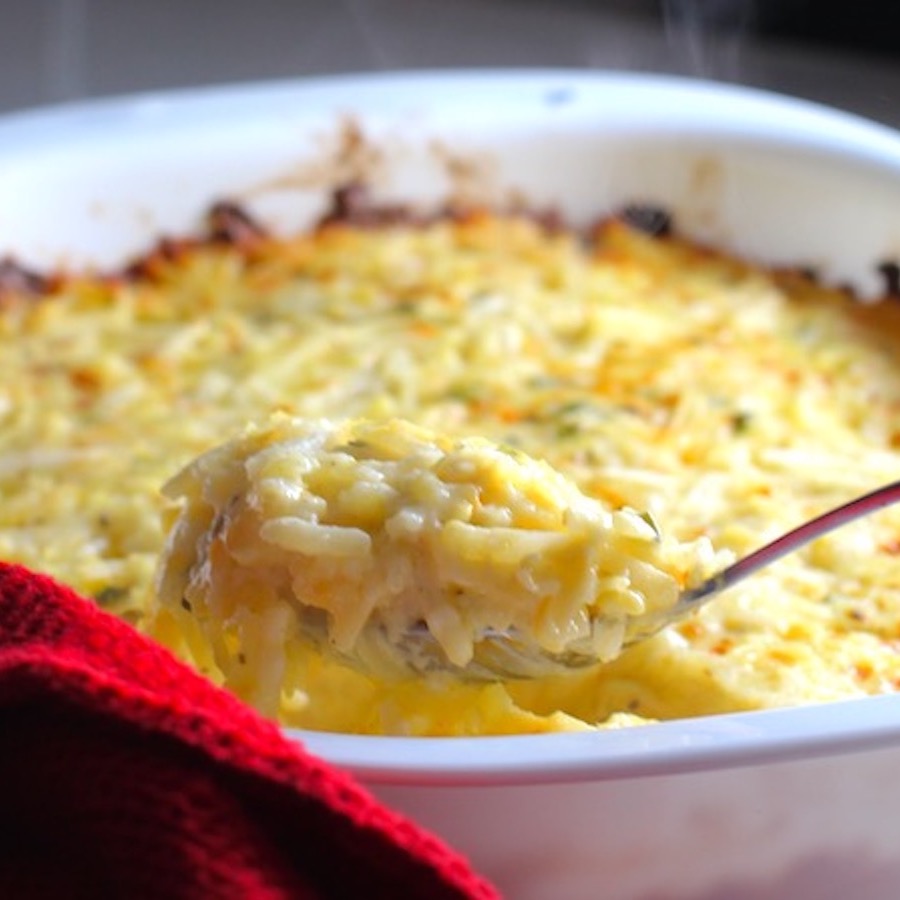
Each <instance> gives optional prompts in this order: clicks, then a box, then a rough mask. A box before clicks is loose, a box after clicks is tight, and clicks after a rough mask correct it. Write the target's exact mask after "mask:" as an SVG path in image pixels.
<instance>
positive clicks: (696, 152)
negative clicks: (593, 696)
mask: <svg viewBox="0 0 900 900" xmlns="http://www.w3.org/2000/svg"><path fill="white" fill-rule="evenodd" d="M349 122H353V123H355V126H357V127H359V128H360V129H361V131H362V133H363V134H364V135H365V140H364V141H363V142H362V144H360V143H358V142H355V141H354V140H353V139H352V138H353V135H354V133H355V132H354V128H353V127H350V126H349V125H348V123H349ZM352 175H364V176H366V177H367V178H368V179H369V180H371V181H372V182H373V184H374V185H375V189H376V194H377V195H378V196H379V197H382V198H386V199H399V200H403V201H412V202H417V203H419V202H421V203H423V204H426V205H433V204H434V203H436V202H440V201H442V200H444V199H446V198H447V196H448V195H450V194H453V193H454V192H463V193H473V192H474V193H477V194H478V195H479V196H480V197H481V198H482V199H486V200H488V201H497V202H502V201H505V200H508V199H510V198H513V197H516V196H521V197H524V198H525V199H526V200H527V202H528V203H529V204H530V205H533V206H548V205H554V206H558V207H559V208H560V209H562V210H563V211H564V212H565V213H566V214H567V215H568V216H569V217H570V218H572V219H574V220H576V221H578V220H587V219H593V218H596V217H598V216H599V215H602V214H603V213H604V212H608V211H610V210H612V209H615V208H617V207H619V206H621V205H623V204H624V203H629V202H639V203H652V204H657V205H661V206H663V207H665V208H666V209H668V210H670V211H672V212H673V213H674V216H675V220H676V223H677V225H678V228H679V230H680V231H682V232H684V233H686V234H688V235H690V236H692V237H695V238H698V239H700V240H704V241H709V242H712V243H714V244H716V245H719V246H723V247H725V248H729V249H731V250H734V251H736V252H738V253H742V254H746V255H749V256H751V257H753V258H756V259H759V260H762V261H764V262H769V263H785V264H797V265H803V266H812V267H815V268H816V269H818V270H819V271H820V272H821V274H822V275H823V276H824V277H825V278H826V279H828V280H833V281H835V282H840V283H843V282H850V283H852V284H853V285H855V286H856V287H857V288H858V289H859V290H860V292H861V293H862V294H870V293H873V292H875V291H876V290H878V289H879V288H880V287H881V285H882V280H881V278H880V276H879V275H878V274H877V270H876V267H877V265H878V264H879V263H882V262H884V261H885V260H897V259H900V135H897V134H895V133H893V132H891V131H889V130H887V129H885V128H881V127H878V126H875V125H872V124H868V123H866V122H863V121H860V120H858V119H855V118H853V117H851V116H847V115H844V114H840V113H836V112H833V111H829V110H825V109H822V108H818V107H815V106H811V105H809V104H805V103H801V102H797V101H792V100H788V99H785V98H778V97H775V96H771V95H765V94H761V93H759V92H754V91H748V90H743V89H738V88H732V87H723V86H714V85H709V84H702V83H696V82H690V81H683V80H677V79H669V78H654V77H636V76H621V75H615V74H587V73H576V72H565V71H558V72H529V73H523V72H507V73H459V74H444V75H438V74H428V73H414V74H409V75H403V76H383V77H375V78H372V77H365V78H335V79H324V80H317V81H309V82H302V83H301V82H298V83H288V84H276V85H260V86H256V87H242V88H235V89H232V88H222V89H214V90H203V91H196V92H189V93H182V94H174V95H165V96H159V95H153V96H140V97H135V98H128V99H123V100H110V101H103V102H97V103H92V104H89V105H86V106H76V107H68V108H60V109H54V110H42V111H36V112H31V113H24V114H19V115H14V116H9V117H7V118H6V119H4V120H2V121H0V257H2V256H3V255H5V254H7V253H8V254H12V255H14V256H15V257H16V258H17V259H19V260H20V261H21V262H23V263H25V264H26V265H27V264H31V265H36V266H43V265H47V264H58V263H64V264H77V265H84V264H91V263H96V264H99V265H102V266H109V265H118V264H121V263H122V262H123V261H124V260H125V259H127V258H128V257H129V256H130V255H132V254H135V253H137V252H139V251H141V250H144V249H146V248H147V247H148V246H149V245H150V243H152V242H153V241H154V240H155V238H156V237H158V236H159V235H160V234H163V233H168V234H173V233H174V234H182V233H185V232H189V231H191V230H192V229H193V228H194V227H195V226H196V224H197V222H198V220H199V217H200V215H201V214H202V212H203V211H204V210H205V209H206V208H207V206H208V205H209V203H210V202H211V201H213V200H217V199H222V198H224V197H228V198H234V199H238V200H240V201H241V202H243V203H245V204H246V205H247V206H248V207H250V208H251V209H252V210H254V211H256V213H257V214H258V215H259V216H260V217H262V218H263V219H264V220H265V221H267V222H268V223H270V224H272V225H273V226H274V227H276V228H277V229H291V228H294V227H296V226H298V225H301V224H303V223H304V222H305V221H308V220H309V219H310V217H311V216H313V215H315V214H316V213H317V212H318V211H319V210H320V209H321V208H322V207H323V206H324V204H325V202H326V196H327V193H328V188H329V187H330V186H332V185H334V184H336V183H338V182H340V181H342V180H346V178H347V177H348V176H352ZM296 736H297V737H298V738H299V739H300V740H302V741H304V742H305V743H306V745H307V746H308V747H309V748H310V749H312V750H313V751H315V752H316V753H319V754H321V755H322V756H323V757H325V758H327V759H329V760H331V761H333V762H335V763H337V764H339V765H342V766H346V767H347V768H349V769H350V770H351V771H353V772H354V773H356V774H357V775H358V776H359V777H360V779H361V780H362V781H363V782H364V783H366V784H367V785H369V786H370V787H371V788H372V790H373V791H374V792H375V793H377V794H378V795H379V796H381V797H382V798H383V799H384V800H385V801H386V802H388V803H390V804H392V805H393V806H395V807H396V808H398V809H400V810H403V811H405V812H407V813H410V814H411V815H412V816H414V817H415V818H416V819H418V820H419V821H420V822H421V823H422V824H424V825H426V826H428V827H430V828H432V829H433V830H434V831H436V832H438V833H440V834H442V835H443V836H444V837H446V838H447V839H448V840H449V841H450V842H451V843H453V844H454V845H455V846H456V847H458V848H459V849H460V850H462V851H464V852H466V853H468V854H469V855H470V856H471V858H472V860H473V862H474V864H475V865H476V866H477V867H478V868H480V869H481V870H482V871H483V872H484V873H485V874H486V875H488V876H489V877H491V878H492V879H494V880H495V882H496V883H497V884H498V886H499V887H500V888H501V889H502V890H503V891H504V892H505V893H506V894H507V895H508V896H509V897H510V898H515V900H545V898H550V897H554V898H555V897H559V898H566V900H579V898H594V897H600V896H602V897H605V898H629V900H662V898H673V900H674V898H681V897H685V898H687V897H689V898H700V900H712V898H722V900H724V898H728V900H744V898H806V897H815V898H828V897H835V898H837V897H846V896H853V897H855V898H892V897H894V896H897V893H898V891H900V850H898V848H900V778H897V777H896V776H897V774H898V773H900V697H895V696H887V697H880V698H872V699H866V700H854V701H848V702H845V703H835V704H831V705H827V706H819V707H807V708H803V709H796V710H779V711H772V712H762V713H750V714H746V713H745V714H736V715H729V716H721V717H715V718H708V719H696V720H689V721H681V722H671V723H665V724H659V725H649V726H646V727H642V728H638V729H631V730H623V731H611V732H607V733H597V734H567V735H551V736H536V737H506V738H481V739H454V738H451V739H404V738H367V737H353V736H341V735H327V734H306V733H298V734H297V735H296Z"/></svg>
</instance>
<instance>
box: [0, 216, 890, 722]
mask: <svg viewBox="0 0 900 900" xmlns="http://www.w3.org/2000/svg"><path fill="white" fill-rule="evenodd" d="M382 218H383V219H385V221H380V220H379V217H378V216H377V215H373V216H371V217H370V220H369V221H366V222H359V221H355V220H354V219H353V218H352V217H351V218H349V219H347V218H346V217H341V216H339V215H338V216H331V217H328V218H326V219H325V220H323V222H322V223H320V224H319V225H318V226H317V227H315V228H313V229H311V230H310V231H309V232H308V233H304V234H300V235H297V236H295V237H290V238H276V237H273V236H270V235H268V234H266V233H265V232H264V231H263V230H261V229H259V228H258V227H257V226H255V225H254V223H253V222H252V221H250V220H249V219H246V218H245V217H243V216H242V215H240V214H239V213H238V212H237V211H235V210H230V211H229V210H227V209H219V210H217V211H216V215H214V216H213V222H214V227H213V229H212V232H211V234H210V236H208V237H207V238H204V239H197V240H191V241H182V242H167V243H164V244H162V245H161V246H160V247H159V248H157V250H156V251H155V252H153V253H151V254H149V255H148V256H147V257H146V258H145V259H143V260H141V261H140V262H139V263H138V264H136V265H134V266H132V267H130V268H129V270H128V271H126V272H123V273H121V274H118V275H108V274H107V275H102V276H101V275H67V276H63V275H60V276H55V277H53V278H50V279H47V278H42V277H39V276H36V275H33V274H30V273H27V272H24V271H22V270H21V269H19V268H18V267H16V266H15V265H13V264H11V263H6V264H2V265H0V497H2V505H0V557H2V558H4V559H7V560H15V561H19V562H22V563H25V564H27V565H29V566H31V567H33V568H36V569H40V570H43V571H46V572H49V573H51V574H53V575H55V576H56V577H58V578H59V579H61V580H63V581H65V582H68V583H69V584H71V585H72V586H74V587H75V588H77V589H78V590H80V591H81V592H83V593H85V594H87V595H90V596H92V597H94V598H96V600H97V602H98V603H100V604H101V605H102V606H104V607H105V608H107V609H110V610H112V611H113V612H115V613H117V614H119V615H122V616H124V617H126V618H127V619H129V620H131V621H133V622H134V623H135V624H136V625H137V626H138V627H140V628H144V629H147V630H150V631H152V633H153V634H154V635H155V636H157V637H158V638H159V639H160V640H162V641H164V642H166V643H167V644H169V645H171V646H172V647H173V648H174V649H175V650H176V651H177V652H179V653H181V654H182V655H184V656H185V657H186V658H187V659H189V660H190V661H192V662H193V663H194V664H195V665H196V666H198V667H199V668H200V669H201V670H202V671H204V672H206V674H208V675H209V677H211V678H213V679H214V680H217V681H219V682H225V683H227V685H228V686H229V687H230V688H231V689H232V690H234V691H236V692H237V693H238V694H239V695H241V696H243V697H245V698H247V699H249V700H251V701H253V700H256V701H257V702H258V703H259V705H261V706H263V707H264V708H266V709H265V711H266V712H268V713H270V714H273V715H276V716H277V717H278V718H279V719H280V720H281V721H282V722H284V723H286V724H289V725H292V726H300V727H307V728H315V729H326V730H341V731H349V732H364V733H399V734H491V733H517V732H539V731H549V730H561V729H587V728H594V727H598V726H606V727H610V726H617V725H624V724H632V723H639V722H643V721H647V720H652V719H667V718H674V717H684V716H695V715H709V714H714V713H719V712H725V711H732V710H747V709H757V708H763V707H772V706H784V705H792V704H801V703H810V702H818V701H827V700H834V699H838V698H847V697H855V696H862V695H866V694H876V693H882V692H886V691H893V690H896V689H897V687H898V685H900V652H898V651H900V512H898V511H894V510H886V511H884V512H883V513H880V514H879V515H878V516H875V517H872V518H870V519H866V520H863V521H860V522H857V523H855V524H853V525H851V526H849V527H847V528H845V529H843V530H841V531H839V532H837V533H835V534H833V535H831V536H828V537H826V538H822V539H821V540H819V541H817V542H816V543H815V544H813V545H811V546H810V547H808V548H807V549H806V550H804V551H802V552H800V553H797V554H795V555H793V556H791V557H789V558H787V559H785V560H783V561H781V562H780V563H778V564H777V565H776V566H774V567H772V568H770V569H769V570H767V571H766V572H763V573H761V574H759V575H757V576H756V577H754V578H753V579H751V580H750V581H748V582H746V583H745V584H744V585H742V586H740V587H739V588H737V589H735V590H733V591H732V592H730V593H728V594H726V595H724V596H722V597H721V598H720V599H719V600H718V601H717V602H716V603H714V604H712V605H710V606H709V607H707V608H705V609H704V610H703V611H702V612H701V613H700V614H699V615H698V616H696V617H694V618H692V619H690V620H689V621H687V622H685V623H683V624H682V625H680V626H678V627H676V628H670V629H667V630H666V631H665V632H664V633H662V634H660V635H657V636H656V637H654V638H652V639H650V640H648V641H646V642H644V643H642V644H639V645H637V646H635V647H633V648H631V649H629V650H627V651H626V652H625V653H624V654H622V656H620V657H619V658H618V659H616V660H614V661H612V662H610V663H609V664H607V665H604V666H600V667H596V668H592V669H588V670H584V671H579V672H577V673H574V674H571V675H566V676H555V677H552V678H545V679H541V680H538V681H534V682H508V683H493V684H452V683H439V682H435V683H433V682H429V681H406V682H393V681H385V682H379V681H377V680H373V679H371V678H369V677H367V676H365V675H363V674H361V673H359V672H356V671H354V670H352V669H350V668H347V667H345V666H342V665H340V664H338V663H336V662H334V661H331V660H326V659H324V658H322V657H319V656H318V655H316V654H313V653H309V652H308V651H304V652H300V651H299V650H298V644H297V642H296V641H295V640H294V634H293V630H292V626H291V621H290V617H289V616H288V615H286V614H285V610H284V608H282V607H279V605H278V604H277V603H273V604H271V605H268V606H267V605H266V604H265V603H264V602H263V601H264V598H263V599H260V600H259V603H258V606H257V608H255V609H252V610H251V612H252V613H253V615H252V616H250V617H249V618H248V622H249V621H250V620H251V619H252V622H251V623H250V624H249V625H247V627H246V629H245V630H244V631H243V632H241V630H240V627H241V622H240V621H239V619H240V616H241V615H243V613H237V612H235V613H233V615H232V618H231V620H230V621H223V622H222V623H221V624H222V630H221V634H222V640H223V641H224V642H225V643H226V644H228V646H226V647H225V652H226V655H227V656H228V658H229V659H231V660H232V662H233V665H230V666H229V668H228V671H227V672H226V671H222V669H221V668H220V666H219V665H218V664H217V662H216V659H217V656H216V653H215V652H214V649H215V648H211V647H210V646H209V643H208V641H204V640H200V639H199V638H198V633H197V630H196V629H195V628H193V627H192V625H191V622H192V619H191V615H190V614H191V610H190V609H188V608H187V607H189V605H190V604H189V602H188V600H187V598H183V599H184V606H185V608H184V609H182V612H183V613H184V614H185V615H184V616H182V615H180V614H172V613H171V612H170V611H167V610H158V609H157V608H156V606H155V604H154V600H153V593H154V573H155V570H156V567H157V562H158V559H159V557H160V554H161V551H162V548H163V545H164V540H165V522H168V521H171V520H172V517H173V515H175V512H174V511H173V510H172V509H171V508H170V505H169V503H168V501H166V500H165V498H164V497H163V496H162V494H161V487H162V485H163V484H164V483H166V482H167V481H168V479H170V478H171V477H172V476H173V474H174V473H176V472H178V471H179V470H180V469H181V468H182V467H183V466H185V465H186V464H187V463H188V462H189V461H191V460H192V459H194V458H195V457H197V456H198V455H200V454H203V453H205V452H207V451H209V450H210V449H211V448H213V447H215V446H217V445H219V444H221V443H223V442H225V441H228V440H230V439H232V438H233V437H234V436H235V435H236V434H240V433H242V432H243V431H244V429H245V427H246V426H247V424H248V423H253V422H261V421H262V422H264V421H266V420H267V419H269V417H270V416H272V415H273V414H274V415H277V414H287V415H288V416H291V417H303V418H307V419H314V420H319V419H335V418H339V419H342V418H354V417H365V418H367V419H373V420H388V419H391V418H394V417H399V418H403V419H407V420H410V421H412V422H415V423H416V424H417V425H419V426H422V427H424V428H428V429H434V430H437V431H440V432H442V433H446V434H450V435H453V436H457V437H459V438H465V437H469V436H475V435H484V436H485V437H487V438H489V439H491V440H494V441H497V442H500V443H502V444H504V445H508V446H510V447H514V448H520V449H521V450H523V451H524V452H526V453H528V454H529V455H531V456H534V457H538V458H540V459H543V460H545V461H546V462H547V463H549V464H550V465H551V466H552V467H554V468H555V469H558V470H559V471H560V472H562V473H563V474H564V475H566V476H567V477H568V478H570V479H571V480H572V481H574V482H575V484H576V485H577V486H578V487H579V488H580V490H581V491H583V492H584V493H585V494H586V495H587V496H589V497H591V498H594V499H595V500H596V501H598V502H600V503H602V504H603V505H604V506H605V507H607V508H608V509H609V510H610V511H615V510H619V509H621V508H625V507H630V508H633V509H637V510H648V511H649V512H650V513H652V516H653V517H654V519H655V520H656V521H658V522H659V523H660V527H661V529H662V532H663V533H664V534H666V535H672V536H673V537H674V538H675V539H677V540H679V541H685V542H691V541H696V540H698V539H703V540H704V541H710V542H711V543H712V545H713V546H714V547H715V548H716V549H717V550H722V551H726V552H730V553H734V554H737V555H741V554H744V553H746V552H748V551H750V550H752V549H754V548H756V547H757V546H758V545H760V544H761V543H763V542H764V541H766V540H768V539H770V538H773V537H775V536H776V535H777V534H779V533H781V532H783V531H785V530H787V529H789V528H790V527H792V526H794V525H796V524H798V523H799V522H800V521H802V520H803V519H805V518H807V517H809V516H811V515H813V514H816V513H818V512H821V511H823V510H824V509H826V508H829V507H831V506H835V505H837V504H839V503H841V502H844V501H845V500H847V499H849V498H851V497H852V496H855V495H856V494H859V493H863V492H864V491H867V490H869V489H871V488H873V487H875V486H877V485H879V484H881V483H883V482H887V481H890V480H893V479H895V478H896V477H897V474H898V471H900V367H898V360H897V353H896V341H897V334H898V321H897V319H898V315H900V307H898V305H897V304H896V302H895V301H893V300H891V299H885V300H883V301H881V302H879V303H871V304H862V303H858V302H856V301H854V300H853V299H852V298H850V297H849V296H847V295H845V294H844V293H841V292H839V291H835V290H829V289H825V288H824V287H821V286H819V285H817V284H816V283H815V282H814V281H813V280H811V279H809V278H807V277H805V276H803V275H802V274H799V273H778V272H770V271H766V270H764V269H762V268H759V267H755V266H752V265H748V264H746V263H744V262H741V261H739V260H735V259H731V258H729V257H728V256H727V255H723V254H719V253H716V252H713V251H711V250H709V249H706V248H702V247H697V246H692V245H691V244H690V243H688V242H686V241H683V240H680V239H678V238H677V237H673V236H671V235H663V236H650V235H648V234H646V233H644V232H643V231H641V230H639V229H638V228H635V227H633V226H631V225H629V224H628V222H627V221H626V220H623V219H611V220H609V221H607V222H604V223H603V224H602V225H601V226H600V227H599V228H597V229H596V230H594V231H592V232H591V234H590V235H589V236H585V235H584V234H579V233H575V232H574V231H573V230H567V229H563V228H557V227H552V226H551V224H548V223H542V222H541V221H538V220H536V219H534V218H529V217H525V216H515V215H501V214H498V213H487V212H473V213H471V214H467V215H457V216H444V217H439V218H435V219H433V220H429V221H419V222H413V221H407V220H404V219H403V217H402V216H384V217H382ZM234 626H237V632H235V630H234ZM236 633H237V634H240V635H241V637H240V638H239V639H240V640H243V641H244V642H245V643H244V645H242V648H241V649H236V644H235V640H236V638H235V637H234V635H235V634H236ZM218 658H219V659H221V658H223V657H222V654H221V653H220V654H219V656H218ZM263 685H266V686H268V687H267V688H266V689H265V690H261V686H263ZM273 685H274V688H273ZM263 696H268V697H270V698H271V697H275V698H276V702H275V703H274V704H269V706H268V707H266V704H265V703H263V702H262V701H261V700H260V698H261V697H263Z"/></svg>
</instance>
